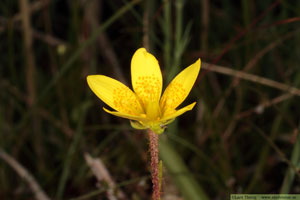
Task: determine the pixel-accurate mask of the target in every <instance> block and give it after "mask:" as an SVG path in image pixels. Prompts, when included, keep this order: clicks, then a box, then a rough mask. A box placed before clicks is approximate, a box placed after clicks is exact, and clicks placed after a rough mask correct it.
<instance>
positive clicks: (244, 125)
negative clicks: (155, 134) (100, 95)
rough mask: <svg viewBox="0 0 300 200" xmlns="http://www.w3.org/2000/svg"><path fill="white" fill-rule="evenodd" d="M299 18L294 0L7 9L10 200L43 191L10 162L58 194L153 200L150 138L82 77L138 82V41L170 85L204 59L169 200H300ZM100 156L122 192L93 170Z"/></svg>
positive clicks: (0, 131) (175, 151)
mask: <svg viewBox="0 0 300 200" xmlns="http://www.w3.org/2000/svg"><path fill="white" fill-rule="evenodd" d="M299 13H300V1H284V0H282V1H275V0H266V1H250V0H241V1H208V0H201V1H197V0H189V1H184V0H170V1H169V0H163V1H151V0H148V1H133V2H130V1H129V0H114V1H108V0H107V1H100V0H99V1H98V0H97V1H96V0H72V1H64V0H52V1H47V0H44V1H29V2H27V1H25V0H20V1H14V0H1V2H0V15H1V18H0V52H1V54H0V76H1V77H0V90H1V93H0V199H33V198H34V196H35V195H34V194H33V188H32V187H33V185H32V182H28V179H26V178H22V177H21V176H20V175H19V174H18V173H16V171H15V170H14V168H16V167H17V165H16V163H11V162H9V159H11V158H14V159H15V160H17V161H18V163H19V164H20V165H21V166H23V167H24V168H26V169H27V170H28V173H29V174H31V176H33V177H34V178H35V180H36V182H37V183H38V184H39V186H40V187H41V188H42V189H43V191H44V192H45V194H46V195H48V196H49V197H50V198H51V199H108V197H109V196H110V195H113V196H118V195H121V196H122V195H123V196H125V198H123V199H136V200H138V199H149V198H150V196H151V182H150V179H149V175H150V173H149V169H148V163H149V162H148V151H147V148H148V144H147V135H146V133H143V132H142V131H138V130H133V129H132V128H131V127H130V125H129V121H128V120H125V119H119V118H117V117H114V116H111V115H109V114H107V113H105V112H104V111H103V110H102V107H103V106H104V104H103V103H102V102H101V101H100V100H99V99H97V98H96V96H95V95H94V94H93V93H92V92H91V90H90V89H89V88H88V86H87V83H86V80H85V77H86V75H88V74H104V75H107V76H111V77H113V78H116V79H118V80H121V81H122V82H124V83H126V84H127V85H128V86H129V85H130V84H129V83H130V59H131V56H132V54H133V53H134V51H135V50H136V49H138V48H139V47H142V46H145V47H147V48H148V49H149V51H150V52H152V53H153V54H154V55H155V56H156V57H157V58H158V59H159V61H160V65H161V68H162V72H163V75H164V80H165V83H164V85H165V86H166V85H167V83H168V82H169V81H170V80H171V79H172V78H173V77H174V75H175V74H177V73H178V72H179V71H180V70H181V69H183V68H184V67H186V66H188V65H189V64H192V63H193V62H194V61H195V60H196V59H197V58H198V57H200V58H201V59H202V62H203V64H202V69H201V72H200V75H199V78H198V80H197V82H196V84H195V87H194V88H193V90H192V92H191V94H190V95H189V97H188V98H187V99H186V101H185V102H184V103H183V104H182V106H183V105H187V104H188V103H191V102H193V101H195V100H196V101H197V105H196V107H195V108H194V110H192V111H190V112H187V113H186V114H184V115H183V116H181V117H179V118H178V119H177V120H176V121H175V122H173V124H171V125H170V126H169V127H168V129H167V131H166V133H164V134H163V135H161V136H160V137H161V143H160V145H161V158H162V160H163V163H164V166H165V171H164V178H165V179H164V183H163V184H164V185H163V190H164V192H163V196H164V198H163V199H168V198H169V199H173V200H176V196H177V197H179V196H184V199H186V200H194V199H195V200H197V199H228V197H229V194H230V193H280V192H282V193H300V186H299V183H300V182H299V177H300V175H299V172H298V173H297V172H296V171H297V168H299V167H300V137H299V135H298V133H299V126H300V124H299V123H300V122H299V120H300V117H299V116H300V104H299V100H300V96H299V94H300V92H299V90H297V89H296V88H297V87H298V88H300V66H299V63H300V45H299V44H300V28H299V27H300V26H299V23H300V22H299V20H300V18H299ZM26 19H30V20H26ZM211 64H212V65H211ZM215 65H218V66H219V67H218V66H215ZM226 69H232V70H231V71H228V70H226ZM241 72H245V73H241ZM224 73H225V74H226V75H225V74H224ZM249 74H253V75H257V76H258V77H252V76H250V78H249ZM228 75H229V76H228ZM237 77H239V78H240V79H237ZM251 77H252V78H251ZM262 78H265V79H262ZM249 79H250V80H249ZM271 80H273V81H271ZM4 152H5V153H6V154H5V153H4ZM7 154H8V155H10V157H7V156H6V155H7ZM89 156H92V158H91V157H89ZM89 158H90V159H89ZM98 158H100V159H101V161H102V163H103V164H104V166H105V167H106V169H107V170H108V173H109V175H110V177H111V178H112V180H113V182H114V184H115V185H114V186H111V183H108V182H107V177H104V180H101V181H97V178H96V177H95V175H94V173H93V172H92V170H91V167H90V166H89V165H88V164H87V163H89V161H94V160H91V159H98ZM98 172H99V171H98ZM100 172H102V171H100ZM19 173H20V171H19ZM102 175H103V174H102ZM25 176H28V174H27V175H25ZM27 178H28V177H27ZM112 187H113V188H112ZM109 188H110V189H116V191H119V192H120V191H121V192H122V193H118V194H114V192H113V191H112V190H109ZM116 193H117V192H116ZM99 197H100V198H99ZM37 198H40V199H43V197H37ZM119 199H122V198H119Z"/></svg>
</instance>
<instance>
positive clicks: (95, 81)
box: [87, 48, 201, 134]
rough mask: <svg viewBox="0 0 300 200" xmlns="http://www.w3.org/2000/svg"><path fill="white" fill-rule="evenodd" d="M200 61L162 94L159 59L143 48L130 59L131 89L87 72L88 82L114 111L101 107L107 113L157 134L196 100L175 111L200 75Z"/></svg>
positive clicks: (175, 79)
mask: <svg viewBox="0 0 300 200" xmlns="http://www.w3.org/2000/svg"><path fill="white" fill-rule="evenodd" d="M200 63H201V61H200V59H198V60H197V61H196V62H195V63H194V64H192V65H190V66H189V67H187V68H185V69H184V70H183V71H182V72H180V73H179V74H178V75H177V76H176V77H175V78H174V79H173V80H172V82H171V83H170V84H169V86H168V87H167V88H166V90H165V92H164V93H163V95H162V97H161V92H162V84H163V80H162V74H161V71H160V67H159V64H158V61H157V60H156V58H155V57H154V56H153V55H152V54H150V53H148V52H147V51H146V49H144V48H140V49H138V50H137V51H136V52H135V53H134V55H133V57H132V60H131V79H132V80H131V81H132V87H133V91H132V90H131V89H129V88H128V87H127V86H125V85H124V84H123V83H121V82H119V81H117V80H115V79H112V78H110V77H107V76H103V75H90V76H88V77H87V82H88V85H89V86H90V88H91V90H92V91H93V92H94V93H95V94H96V95H97V96H98V97H99V98H100V99H101V100H102V101H103V102H104V103H106V104H107V105H108V106H110V107H111V108H113V109H114V110H116V111H110V110H107V109H106V108H103V109H104V110H105V111H106V112H108V113H110V114H112V115H115V116H118V117H123V118H127V119H130V120H131V125H132V126H133V127H134V128H137V129H147V128H150V129H151V130H153V131H154V132H155V133H157V134H160V133H163V132H164V129H165V127H166V125H167V124H169V123H170V122H172V121H173V120H174V119H175V118H176V117H178V116H179V115H182V114H183V113H185V112H186V111H189V110H192V109H193V107H194V106H195V104H196V102H194V103H192V104H190V105H188V106H185V107H183V108H181V109H179V110H176V108H177V107H178V106H179V105H180V104H181V103H182V102H183V101H184V100H185V98H186V97H187V96H188V94H189V93H190V91H191V89H192V87H193V85H194V83H195V81H196V79H197V76H198V74H199V70H200Z"/></svg>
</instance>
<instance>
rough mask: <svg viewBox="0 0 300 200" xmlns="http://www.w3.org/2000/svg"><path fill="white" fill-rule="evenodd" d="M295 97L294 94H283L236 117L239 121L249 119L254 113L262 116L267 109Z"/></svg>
mask: <svg viewBox="0 0 300 200" xmlns="http://www.w3.org/2000/svg"><path fill="white" fill-rule="evenodd" d="M291 97H293V95H292V94H283V95H280V96H278V97H276V98H274V99H272V100H270V101H267V102H264V103H261V104H258V105H257V106H255V107H254V108H251V109H249V110H246V111H243V112H241V113H239V114H238V115H237V116H236V119H237V120H240V119H242V118H245V117H248V116H249V115H251V114H252V113H257V114H261V113H262V112H263V111H264V110H265V109H266V108H267V107H270V106H272V105H275V104H278V103H281V102H283V101H285V100H287V99H289V98H291Z"/></svg>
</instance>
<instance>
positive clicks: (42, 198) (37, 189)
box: [0, 149, 50, 200]
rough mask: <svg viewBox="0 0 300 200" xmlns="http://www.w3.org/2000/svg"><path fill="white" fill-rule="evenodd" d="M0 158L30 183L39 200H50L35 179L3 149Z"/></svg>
mask: <svg viewBox="0 0 300 200" xmlns="http://www.w3.org/2000/svg"><path fill="white" fill-rule="evenodd" d="M0 158H1V159H3V160H4V161H5V162H6V163H7V164H9V165H10V166H11V168H13V169H14V170H15V171H16V172H17V173H18V174H19V176H21V177H22V178H23V179H24V180H25V181H26V182H27V183H28V185H29V187H30V189H31V190H32V192H33V193H34V195H35V198H36V199H37V200H50V198H49V197H48V196H47V195H46V193H45V192H44V191H43V189H42V188H41V187H40V186H39V184H38V183H37V181H36V180H35V179H34V177H33V176H32V175H31V174H30V173H29V172H28V171H27V169H25V167H23V166H22V165H21V164H20V163H19V162H18V161H16V160H15V159H14V158H13V157H11V156H10V155H8V154H7V153H5V152H4V151H3V150H2V149H0Z"/></svg>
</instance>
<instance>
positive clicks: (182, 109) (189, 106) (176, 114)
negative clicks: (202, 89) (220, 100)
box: [161, 102, 196, 122]
mask: <svg viewBox="0 0 300 200" xmlns="http://www.w3.org/2000/svg"><path fill="white" fill-rule="evenodd" d="M195 104H196V102H194V103H192V104H190V105H188V106H185V107H183V108H181V109H179V110H176V111H175V112H173V113H169V114H166V115H164V116H163V118H162V119H161V121H162V122H165V121H168V120H170V119H174V118H176V117H178V116H179V115H182V114H183V113H185V112H186V111H189V110H192V109H193V108H194V106H195Z"/></svg>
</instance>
